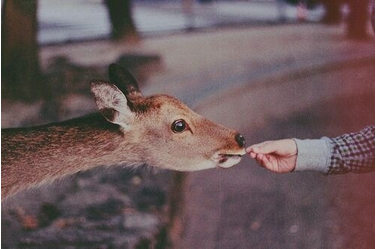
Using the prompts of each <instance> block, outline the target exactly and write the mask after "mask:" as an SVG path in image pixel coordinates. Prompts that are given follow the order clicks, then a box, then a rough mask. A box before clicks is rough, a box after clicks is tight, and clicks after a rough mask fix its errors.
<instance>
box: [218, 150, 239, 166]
mask: <svg viewBox="0 0 376 249" xmlns="http://www.w3.org/2000/svg"><path fill="white" fill-rule="evenodd" d="M244 154H245V152H244V153H239V154H225V153H223V154H222V153H221V154H218V156H216V157H215V158H214V161H215V162H216V163H217V166H218V167H220V168H230V167H232V166H235V165H236V164H238V163H239V162H240V161H241V159H242V156H243V155H244Z"/></svg>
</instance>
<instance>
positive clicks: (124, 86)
mask: <svg viewBox="0 0 376 249" xmlns="http://www.w3.org/2000/svg"><path fill="white" fill-rule="evenodd" d="M108 74H109V76H110V82H111V83H112V84H114V85H115V86H117V87H118V88H119V89H120V90H121V91H122V92H123V93H124V94H125V96H127V98H128V100H130V101H132V100H133V99H136V98H139V97H141V96H142V94H141V92H140V90H139V89H138V83H137V80H136V79H135V78H134V77H133V75H132V74H131V73H130V72H129V71H128V70H127V69H125V68H124V67H122V66H120V65H119V64H115V63H113V64H111V65H110V66H109V67H108Z"/></svg>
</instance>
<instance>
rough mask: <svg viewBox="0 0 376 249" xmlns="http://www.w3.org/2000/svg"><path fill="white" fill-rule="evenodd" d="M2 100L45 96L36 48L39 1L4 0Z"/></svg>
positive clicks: (30, 99)
mask: <svg viewBox="0 0 376 249" xmlns="http://www.w3.org/2000/svg"><path fill="white" fill-rule="evenodd" d="M1 41H2V45H1V50H2V65H1V71H2V77H1V80H2V97H3V98H10V99H21V100H25V101H34V100H37V99H40V98H43V97H44V96H45V91H46V89H45V87H44V84H43V81H42V79H41V74H40V68H39V58H38V44H37V0H4V2H3V13H2V38H1Z"/></svg>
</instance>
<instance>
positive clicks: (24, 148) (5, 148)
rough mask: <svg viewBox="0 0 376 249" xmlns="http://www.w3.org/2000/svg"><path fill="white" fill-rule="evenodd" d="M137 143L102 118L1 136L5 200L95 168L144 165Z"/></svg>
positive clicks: (69, 122) (70, 121) (85, 119)
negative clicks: (40, 185)
mask: <svg viewBox="0 0 376 249" xmlns="http://www.w3.org/2000/svg"><path fill="white" fill-rule="evenodd" d="M136 140H137V139H136V138H134V136H132V133H130V132H129V133H123V132H122V131H120V128H119V127H118V126H117V125H113V124H111V123H109V122H107V121H106V120H105V119H104V118H103V117H102V116H101V115H100V114H94V115H90V116H86V117H82V118H77V119H72V120H69V121H66V122H62V123H57V124H50V125H45V126H39V127H33V128H22V129H5V130H2V140H1V151H2V157H1V161H2V165H1V171H2V175H7V176H8V177H7V179H2V196H3V193H4V194H5V195H8V194H11V193H13V192H18V191H19V190H22V189H25V188H28V187H31V186H33V185H38V184H41V183H43V182H45V181H52V180H54V179H57V178H61V177H64V176H66V175H69V174H74V173H77V172H79V171H82V170H87V169H90V168H93V167H96V166H102V165H106V166H110V165H115V164H127V165H135V164H140V162H141V159H140V158H139V156H138V154H139V153H137V151H138V152H139V150H138V149H137V145H136V144H135V142H136ZM6 171H8V172H6Z"/></svg>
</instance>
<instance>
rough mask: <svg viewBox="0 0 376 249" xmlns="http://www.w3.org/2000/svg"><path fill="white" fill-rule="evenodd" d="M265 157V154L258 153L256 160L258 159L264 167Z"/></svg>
mask: <svg viewBox="0 0 376 249" xmlns="http://www.w3.org/2000/svg"><path fill="white" fill-rule="evenodd" d="M264 158H265V156H264V155H263V154H257V156H256V160H257V162H258V164H260V165H261V166H263V167H265V163H264Z"/></svg>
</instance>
